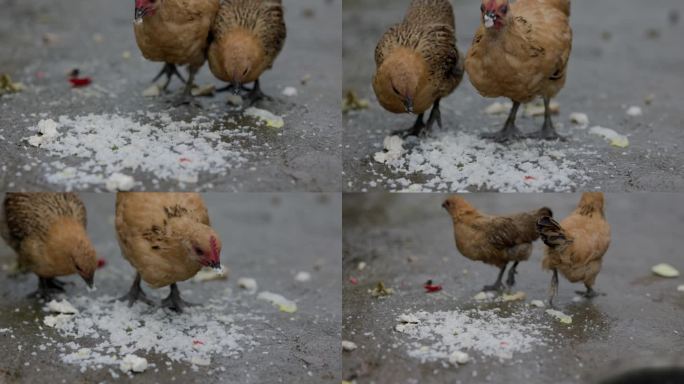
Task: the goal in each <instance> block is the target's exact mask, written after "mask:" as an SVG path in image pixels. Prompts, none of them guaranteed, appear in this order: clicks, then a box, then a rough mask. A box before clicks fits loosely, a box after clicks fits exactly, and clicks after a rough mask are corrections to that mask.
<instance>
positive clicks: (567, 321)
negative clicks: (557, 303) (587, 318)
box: [546, 309, 572, 324]
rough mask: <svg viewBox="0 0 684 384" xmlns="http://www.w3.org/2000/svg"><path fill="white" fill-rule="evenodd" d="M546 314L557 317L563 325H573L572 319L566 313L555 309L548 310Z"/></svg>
mask: <svg viewBox="0 0 684 384" xmlns="http://www.w3.org/2000/svg"><path fill="white" fill-rule="evenodd" d="M546 313H548V314H549V315H551V316H553V317H555V318H556V319H558V320H559V321H560V322H561V323H563V324H572V317H570V316H568V315H566V314H565V313H563V312H561V311H558V310H555V309H547V310H546Z"/></svg>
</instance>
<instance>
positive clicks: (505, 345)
mask: <svg viewBox="0 0 684 384" xmlns="http://www.w3.org/2000/svg"><path fill="white" fill-rule="evenodd" d="M500 344H501V346H502V347H507V346H508V342H507V341H502V342H501V343H500Z"/></svg>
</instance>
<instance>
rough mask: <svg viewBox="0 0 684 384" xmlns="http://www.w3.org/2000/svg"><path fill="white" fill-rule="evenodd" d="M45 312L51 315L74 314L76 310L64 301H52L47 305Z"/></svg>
mask: <svg viewBox="0 0 684 384" xmlns="http://www.w3.org/2000/svg"><path fill="white" fill-rule="evenodd" d="M47 310H48V311H49V312H53V313H66V314H76V313H78V310H77V309H76V308H74V306H73V305H71V303H70V302H68V301H67V300H66V299H64V300H61V301H57V300H52V301H50V302H49V303H47Z"/></svg>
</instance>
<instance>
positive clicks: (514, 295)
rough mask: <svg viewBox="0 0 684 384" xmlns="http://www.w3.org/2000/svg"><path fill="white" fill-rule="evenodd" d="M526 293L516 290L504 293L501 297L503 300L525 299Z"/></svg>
mask: <svg viewBox="0 0 684 384" xmlns="http://www.w3.org/2000/svg"><path fill="white" fill-rule="evenodd" d="M525 297H527V295H526V294H525V292H523V291H518V292H516V293H504V294H503V296H502V297H501V298H502V300H503V301H519V300H525Z"/></svg>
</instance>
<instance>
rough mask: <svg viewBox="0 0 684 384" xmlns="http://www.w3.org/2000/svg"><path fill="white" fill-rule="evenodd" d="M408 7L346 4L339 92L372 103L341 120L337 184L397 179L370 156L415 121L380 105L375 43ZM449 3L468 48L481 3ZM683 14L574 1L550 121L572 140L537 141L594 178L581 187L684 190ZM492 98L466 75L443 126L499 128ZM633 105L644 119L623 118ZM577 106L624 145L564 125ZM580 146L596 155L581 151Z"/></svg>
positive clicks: (417, 179)
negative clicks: (569, 43) (555, 111)
mask: <svg viewBox="0 0 684 384" xmlns="http://www.w3.org/2000/svg"><path fill="white" fill-rule="evenodd" d="M408 3H409V1H408V0H400V1H396V0H373V1H368V0H344V2H343V28H344V39H343V43H342V44H343V62H344V64H343V65H344V75H343V88H344V89H351V90H354V91H356V92H357V93H358V94H359V96H360V97H362V98H368V99H369V100H370V108H369V109H367V110H361V111H353V112H350V113H348V114H345V115H344V116H343V125H344V145H345V147H344V154H343V157H344V170H345V177H344V183H343V187H344V188H345V190H346V191H349V192H358V191H362V190H364V189H366V190H369V191H374V190H379V189H382V188H383V185H382V184H381V183H378V185H375V183H371V181H375V180H377V179H378V177H379V176H384V177H387V178H389V179H391V180H396V179H398V178H400V177H402V176H398V175H396V174H394V173H393V172H391V171H390V170H389V169H388V168H387V167H386V166H385V165H382V164H378V163H375V162H374V161H373V160H372V155H373V153H375V152H378V151H381V150H382V141H383V138H384V137H385V136H387V135H389V134H390V133H391V132H392V131H394V130H397V129H403V128H408V127H410V126H411V124H413V121H414V118H412V117H409V116H408V115H393V114H391V113H389V112H386V111H385V110H384V109H382V107H381V106H380V105H379V104H378V102H377V101H376V99H375V95H374V93H373V90H372V86H371V81H372V80H371V79H372V76H373V73H374V71H375V62H374V57H373V52H374V49H375V45H376V44H377V41H378V40H379V38H380V36H381V35H382V34H383V33H384V31H385V30H386V29H387V28H388V27H389V26H390V25H392V24H394V23H397V22H399V21H400V20H401V19H402V17H403V14H404V12H405V10H406V7H407V5H408ZM452 4H453V5H454V7H455V13H456V28H457V37H458V47H459V49H460V50H461V51H462V52H463V53H464V54H465V53H466V52H467V49H468V47H469V46H470V43H471V41H472V38H473V34H474V32H475V30H476V28H477V26H478V23H479V20H480V10H479V3H478V2H472V1H465V0H454V1H452ZM682 12H684V8H683V7H682V4H681V2H679V1H677V0H663V1H659V2H657V3H649V2H643V1H639V0H627V1H623V0H604V1H594V2H573V4H572V16H571V24H572V27H573V29H574V42H573V52H572V56H571V58H570V64H569V69H568V78H567V83H566V86H565V88H564V89H563V90H562V91H561V93H560V94H559V95H558V97H557V98H556V100H557V101H558V102H559V103H560V108H561V112H560V115H559V116H556V117H554V121H555V124H556V128H557V129H558V131H559V133H560V134H561V135H565V136H568V137H569V139H570V141H569V142H567V143H555V144H553V143H552V144H542V145H544V146H547V147H548V148H550V149H569V158H570V159H572V160H576V161H577V162H578V163H579V166H580V167H581V168H582V169H584V170H586V171H587V173H588V176H589V177H590V178H591V180H590V181H588V182H586V183H584V182H580V181H579V180H576V181H577V182H578V184H579V185H578V189H579V190H585V189H594V188H600V189H601V190H603V191H612V192H622V191H669V192H676V191H680V190H682V188H684V174H683V173H682V169H683V165H684V156H682V147H683V146H684V130H682V126H684V114H682V111H681V102H679V101H678V100H680V99H681V95H680V91H681V89H682V86H684V52H682V50H681V49H679V46H680V41H679V40H680V37H681V36H682V34H683V33H684V23H682V22H681V21H679V15H680V14H681V13H682ZM675 21H676V22H675ZM649 95H653V97H654V99H653V103H652V104H651V105H646V104H645V98H647V97H648V96H649ZM495 101H506V100H504V99H485V98H482V97H480V96H479V94H478V93H477V92H476V91H475V89H474V88H473V86H472V85H471V84H470V82H469V80H468V79H467V76H466V77H465V78H464V80H463V82H462V83H461V86H460V87H459V88H458V89H457V90H456V92H455V93H454V94H452V95H451V96H449V97H448V98H446V99H444V100H443V101H442V104H441V105H442V119H443V121H444V130H447V131H454V132H456V131H462V132H467V133H471V134H480V133H482V132H490V131H491V132H493V131H495V130H498V129H500V128H501V126H502V125H503V122H504V120H505V118H506V116H505V115H501V116H489V115H487V114H485V113H484V112H483V110H484V109H485V108H486V107H487V106H489V105H491V104H492V103H494V102H495ZM632 105H634V106H641V107H642V108H643V111H644V115H643V116H641V117H638V118H630V117H628V116H627V114H626V113H625V110H626V108H627V107H628V106H632ZM573 112H582V113H586V114H587V115H588V117H589V120H590V123H591V126H594V125H600V126H603V127H608V128H611V129H614V130H615V131H617V132H618V133H620V134H623V135H627V136H628V137H629V140H630V142H631V144H630V146H629V147H628V148H626V149H621V148H615V147H611V146H610V145H609V144H607V143H606V142H604V140H603V139H602V138H600V137H597V136H593V135H590V134H589V133H588V132H587V130H582V129H578V128H575V127H573V126H572V125H571V123H570V122H569V115H570V113H573ZM541 124H542V119H541V118H540V117H537V118H534V119H533V118H523V117H520V118H519V120H518V126H519V127H520V129H521V130H522V131H523V132H533V131H535V130H538V129H539V128H540V127H541ZM530 145H532V146H535V145H540V144H535V143H531V144H530ZM582 149H591V150H592V152H593V151H595V152H596V153H597V154H596V155H591V156H586V155H582V154H581V153H582V152H584V151H583V150H582ZM374 173H377V175H375V174H374ZM378 175H379V176H378ZM408 178H409V179H410V180H411V182H412V183H422V182H425V180H424V178H423V177H421V176H420V175H417V176H411V177H408ZM425 178H426V179H429V177H427V176H426V177H425Z"/></svg>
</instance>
